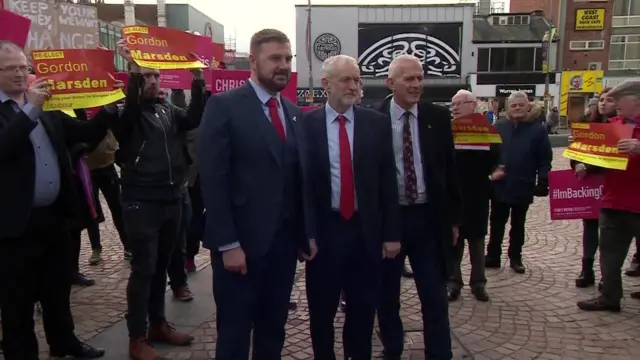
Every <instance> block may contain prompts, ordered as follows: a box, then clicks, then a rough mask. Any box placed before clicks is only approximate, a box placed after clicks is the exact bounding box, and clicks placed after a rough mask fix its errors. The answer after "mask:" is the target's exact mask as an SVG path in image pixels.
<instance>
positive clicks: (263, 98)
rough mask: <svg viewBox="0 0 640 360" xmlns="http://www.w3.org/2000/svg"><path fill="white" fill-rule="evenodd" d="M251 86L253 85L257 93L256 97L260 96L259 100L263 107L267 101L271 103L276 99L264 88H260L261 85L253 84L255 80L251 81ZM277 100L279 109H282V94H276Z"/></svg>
mask: <svg viewBox="0 0 640 360" xmlns="http://www.w3.org/2000/svg"><path fill="white" fill-rule="evenodd" d="M249 84H251V87H252V88H253V90H254V91H255V92H256V95H258V99H259V100H260V102H261V103H262V105H266V104H267V101H269V99H271V98H272V97H274V95H271V94H269V92H268V91H267V90H265V89H264V88H263V87H262V86H260V85H258V84H256V83H255V82H253V80H251V79H249ZM275 98H276V100H278V107H281V106H282V104H281V101H280V93H276V94H275Z"/></svg>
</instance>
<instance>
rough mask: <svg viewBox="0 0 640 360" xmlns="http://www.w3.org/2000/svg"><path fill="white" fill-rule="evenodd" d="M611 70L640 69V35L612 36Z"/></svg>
mask: <svg viewBox="0 0 640 360" xmlns="http://www.w3.org/2000/svg"><path fill="white" fill-rule="evenodd" d="M609 69H610V70H627V69H632V70H638V69H640V35H613V36H611V50H610V51H609Z"/></svg>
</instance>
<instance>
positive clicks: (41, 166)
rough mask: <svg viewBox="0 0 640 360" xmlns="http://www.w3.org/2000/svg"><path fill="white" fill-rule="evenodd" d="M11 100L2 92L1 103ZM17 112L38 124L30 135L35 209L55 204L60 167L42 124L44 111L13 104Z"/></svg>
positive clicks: (59, 180) (26, 105)
mask: <svg viewBox="0 0 640 360" xmlns="http://www.w3.org/2000/svg"><path fill="white" fill-rule="evenodd" d="M8 100H10V99H9V97H8V96H7V94H5V93H4V92H2V91H0V102H2V103H4V102H5V101H8ZM12 105H13V109H14V110H15V112H19V111H23V112H24V113H25V114H27V116H29V118H30V119H31V120H32V121H34V122H36V123H37V125H36V127H35V128H34V129H33V130H32V131H31V133H30V134H29V138H30V139H31V143H32V144H33V152H34V155H35V165H36V168H35V173H36V176H35V184H34V192H33V207H44V206H49V205H51V204H53V203H54V202H55V201H56V199H57V198H58V195H59V194H60V182H61V179H60V166H59V164H58V155H57V154H56V151H55V149H54V148H53V144H52V143H51V139H50V138H49V135H48V134H47V131H46V129H45V128H44V126H42V124H40V116H41V115H42V110H41V109H38V108H36V107H35V106H33V105H31V104H29V103H27V102H25V105H24V106H22V108H20V107H19V106H18V105H17V104H15V103H13V104H12Z"/></svg>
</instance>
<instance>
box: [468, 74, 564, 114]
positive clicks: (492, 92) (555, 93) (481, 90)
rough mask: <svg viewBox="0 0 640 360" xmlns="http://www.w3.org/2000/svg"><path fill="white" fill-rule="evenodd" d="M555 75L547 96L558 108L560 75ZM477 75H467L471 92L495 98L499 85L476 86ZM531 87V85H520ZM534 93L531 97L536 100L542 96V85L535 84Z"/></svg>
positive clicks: (478, 95)
mask: <svg viewBox="0 0 640 360" xmlns="http://www.w3.org/2000/svg"><path fill="white" fill-rule="evenodd" d="M555 75H556V83H555V84H549V94H550V95H551V96H552V97H553V105H554V106H558V107H560V77H561V75H560V74H555ZM477 76H478V75H477V74H471V75H469V85H470V86H471V92H473V94H474V95H475V96H476V97H496V87H497V86H500V85H478V84H477ZM522 85H532V84H522ZM505 86H518V85H517V84H506V85H505ZM535 86H536V92H535V94H534V95H533V96H535V97H536V98H539V97H542V96H544V84H535Z"/></svg>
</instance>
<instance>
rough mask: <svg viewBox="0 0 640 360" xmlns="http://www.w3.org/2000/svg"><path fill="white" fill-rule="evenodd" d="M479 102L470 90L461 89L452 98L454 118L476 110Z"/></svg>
mask: <svg viewBox="0 0 640 360" xmlns="http://www.w3.org/2000/svg"><path fill="white" fill-rule="evenodd" d="M477 107H478V102H477V100H476V97H475V95H473V93H471V92H470V91H468V90H459V91H458V92H457V93H456V94H455V95H454V96H453V98H451V112H452V115H453V118H454V119H455V118H457V117H460V116H464V115H469V114H473V113H474V112H476V108H477Z"/></svg>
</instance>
